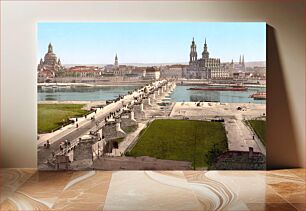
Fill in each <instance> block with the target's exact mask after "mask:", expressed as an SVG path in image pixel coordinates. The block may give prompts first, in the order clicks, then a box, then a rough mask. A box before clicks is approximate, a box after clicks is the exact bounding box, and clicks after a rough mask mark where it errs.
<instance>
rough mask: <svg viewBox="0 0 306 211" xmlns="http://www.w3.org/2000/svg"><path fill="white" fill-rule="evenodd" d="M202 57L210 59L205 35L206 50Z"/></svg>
mask: <svg viewBox="0 0 306 211" xmlns="http://www.w3.org/2000/svg"><path fill="white" fill-rule="evenodd" d="M202 58H203V59H208V58H209V53H208V50H207V43H206V37H205V43H204V51H203V53H202Z"/></svg>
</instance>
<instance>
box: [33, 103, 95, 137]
mask: <svg viewBox="0 0 306 211" xmlns="http://www.w3.org/2000/svg"><path fill="white" fill-rule="evenodd" d="M83 106H84V104H38V115H37V119H38V133H47V132H51V131H52V130H56V129H58V128H60V127H61V126H62V125H63V124H67V123H68V122H69V118H71V117H79V116H83V115H84V114H88V113H89V111H86V110H83V109H82V107H83Z"/></svg>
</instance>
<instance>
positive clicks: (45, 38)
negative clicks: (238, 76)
mask: <svg viewBox="0 0 306 211" xmlns="http://www.w3.org/2000/svg"><path fill="white" fill-rule="evenodd" d="M37 33H38V51H37V60H38V61H39V60H40V58H42V57H44V55H45V53H46V52H47V49H48V44H49V43H50V42H51V43H52V45H53V51H54V53H55V54H56V55H57V56H58V57H60V58H61V62H62V63H63V64H112V63H114V58H115V55H116V53H117V54H118V60H119V64H120V63H186V62H188V61H189V52H190V45H191V41H192V38H193V37H194V40H195V42H196V45H197V52H198V58H199V57H201V56H202V52H203V45H204V41H205V38H206V40H207V45H208V51H209V53H210V57H213V58H220V60H221V62H229V61H231V60H232V59H233V60H234V61H236V62H237V61H239V56H240V55H242V54H244V58H245V62H248V61H265V60H266V23H264V22H130V23H129V22H124V23H115V22H114V23H111V22H105V23H104V22H96V23H94V22H91V23H86V22H84V23H60V22H58V23H38V25H37Z"/></svg>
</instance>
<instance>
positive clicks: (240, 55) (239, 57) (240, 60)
mask: <svg viewBox="0 0 306 211" xmlns="http://www.w3.org/2000/svg"><path fill="white" fill-rule="evenodd" d="M239 64H241V55H240V57H239Z"/></svg>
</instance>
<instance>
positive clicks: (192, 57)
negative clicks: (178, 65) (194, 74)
mask: <svg viewBox="0 0 306 211" xmlns="http://www.w3.org/2000/svg"><path fill="white" fill-rule="evenodd" d="M189 56H190V59H189V64H191V63H192V62H194V61H197V59H198V54H197V46H196V44H195V42H194V38H192V43H191V46H190V55H189Z"/></svg>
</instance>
